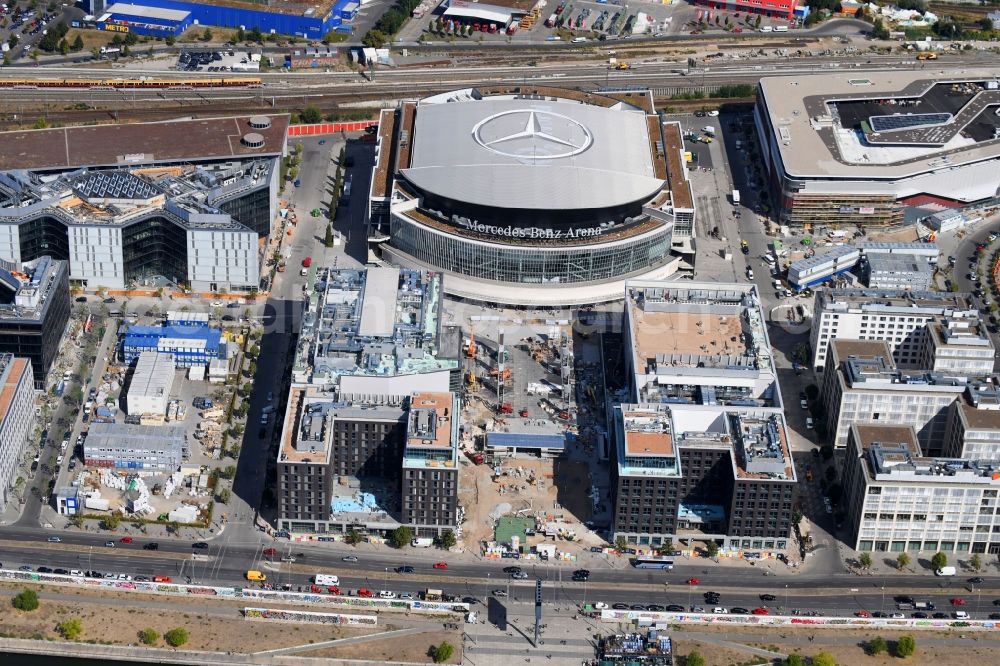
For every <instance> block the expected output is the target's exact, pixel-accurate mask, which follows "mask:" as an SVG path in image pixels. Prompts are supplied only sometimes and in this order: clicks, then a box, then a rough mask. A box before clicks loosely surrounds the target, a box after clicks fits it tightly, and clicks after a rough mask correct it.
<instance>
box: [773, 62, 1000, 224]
mask: <svg viewBox="0 0 1000 666" xmlns="http://www.w3.org/2000/svg"><path fill="white" fill-rule="evenodd" d="M998 103H1000V86H998V82H997V77H996V71H995V70H992V69H988V68H986V69H982V70H975V69H965V70H963V71H962V72H960V73H956V72H954V71H951V70H950V69H948V68H945V69H940V70H939V71H931V70H930V69H917V68H915V69H914V70H913V71H909V72H901V71H891V72H864V73H862V74H858V73H857V72H843V73H833V72H824V73H823V74H816V75H810V76H775V77H765V78H763V79H761V81H760V84H759V87H758V90H757V103H756V107H755V111H754V120H755V123H756V126H757V134H758V136H759V137H760V145H761V158H762V162H763V166H764V167H765V169H766V170H767V173H768V180H769V185H770V188H769V193H770V200H771V201H772V202H773V203H774V204H775V208H776V217H777V222H778V223H779V224H784V225H791V226H796V227H803V226H806V225H811V226H813V227H815V226H817V225H834V226H850V227H855V226H862V227H867V228H872V227H878V226H888V225H896V224H901V223H903V220H904V219H905V218H907V217H913V216H917V217H919V216H928V215H930V214H931V213H932V212H933V211H936V210H941V209H942V208H951V209H963V208H969V207H974V208H980V207H985V206H995V205H996V203H997V178H996V174H997V171H998V169H1000V144H998V143H997V141H996V139H997V138H998V137H1000V117H998V116H997V115H996V114H995V113H994V110H995V109H996V105H997V104H998ZM925 206H926V207H927V208H922V207H925Z"/></svg>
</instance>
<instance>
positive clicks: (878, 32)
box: [872, 18, 889, 39]
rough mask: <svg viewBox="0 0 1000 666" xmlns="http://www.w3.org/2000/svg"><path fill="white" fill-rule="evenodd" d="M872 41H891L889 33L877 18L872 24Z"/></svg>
mask: <svg viewBox="0 0 1000 666" xmlns="http://www.w3.org/2000/svg"><path fill="white" fill-rule="evenodd" d="M872 39H889V31H888V30H887V29H886V27H885V25H884V24H883V23H882V19H880V18H876V19H875V21H874V23H872Z"/></svg>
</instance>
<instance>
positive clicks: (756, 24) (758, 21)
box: [753, 14, 760, 29]
mask: <svg viewBox="0 0 1000 666" xmlns="http://www.w3.org/2000/svg"><path fill="white" fill-rule="evenodd" d="M753 27H755V28H757V29H760V15H759V14H758V15H757V18H756V19H754V22H753Z"/></svg>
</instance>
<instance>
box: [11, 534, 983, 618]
mask: <svg viewBox="0 0 1000 666" xmlns="http://www.w3.org/2000/svg"><path fill="white" fill-rule="evenodd" d="M0 557H2V558H3V560H2V561H3V563H4V566H5V567H6V568H8V569H18V568H21V567H22V566H25V567H31V569H32V570H34V571H38V569H39V567H43V568H44V567H47V568H48V569H52V570H55V569H65V570H67V571H73V570H78V571H91V572H98V573H99V574H100V575H101V576H102V577H106V578H109V577H115V578H118V577H120V576H131V577H132V579H136V577H145V578H146V579H149V580H152V579H153V577H156V576H161V577H162V576H169V577H171V578H172V579H173V580H174V582H197V583H200V584H210V583H213V584H220V585H244V586H245V585H246V584H247V583H246V578H245V574H246V571H247V569H246V568H244V567H247V566H248V564H247V563H246V562H244V563H241V564H240V565H239V566H234V565H235V564H236V563H235V562H229V563H225V562H219V561H217V560H216V559H215V558H214V557H213V555H212V554H211V551H208V552H207V554H206V555H205V556H204V559H201V560H196V561H195V560H179V559H177V558H173V557H165V556H163V555H161V554H154V553H151V554H150V555H149V557H145V558H143V559H142V560H138V559H137V558H134V557H132V558H130V557H127V556H125V554H124V553H122V552H120V551H116V550H115V549H111V548H103V547H99V548H93V549H89V550H87V551H57V550H53V551H50V552H48V553H46V555H45V557H44V558H42V559H40V560H39V558H36V557H32V558H30V559H32V560H34V561H28V562H26V561H24V560H25V557H24V552H23V551H18V550H14V549H6V548H4V549H0ZM345 564H347V563H345ZM253 566H255V567H256V568H257V570H259V571H262V572H263V573H264V574H265V575H266V576H267V579H268V580H267V582H268V584H270V585H271V586H274V587H282V586H285V585H290V586H291V587H292V589H296V590H297V589H299V588H301V589H303V590H309V589H311V587H312V582H313V576H314V575H315V573H327V574H331V573H332V574H336V575H337V576H338V578H339V581H338V588H339V590H340V591H341V592H347V591H350V590H358V589H360V588H366V589H368V590H371V591H373V592H375V593H377V592H378V591H382V590H387V591H392V592H393V593H395V594H396V595H397V596H401V595H404V594H410V595H413V596H417V595H419V594H420V593H421V592H423V591H424V590H426V589H440V590H442V591H443V592H444V593H445V594H448V595H451V596H453V597H456V598H461V597H470V596H471V597H475V598H476V599H477V600H478V601H484V600H485V597H487V596H497V597H500V598H505V599H508V600H509V601H510V602H513V603H521V602H524V603H531V602H533V600H534V584H535V579H534V577H529V578H528V579H526V580H515V579H512V578H511V577H510V576H505V575H504V573H503V572H502V570H498V571H497V572H496V573H497V576H496V577H494V578H492V579H490V581H489V582H488V583H484V582H483V581H479V584H477V585H467V584H465V582H464V581H460V580H452V579H449V578H448V577H447V576H444V575H434V574H432V573H431V571H433V570H430V571H425V570H418V571H416V572H415V574H414V575H405V574H397V573H396V572H395V571H394V570H393V569H392V568H387V570H385V571H383V572H376V571H368V572H359V571H356V570H353V569H351V568H349V567H347V566H343V567H317V571H311V572H304V571H301V570H290V569H289V568H288V565H287V563H285V564H281V563H280V562H273V563H272V562H270V561H267V560H260V561H257V562H256V563H253ZM278 567H284V570H281V569H279V568H278ZM109 574H110V576H109ZM993 584H995V582H994V583H990V582H989V581H987V582H986V583H984V585H993ZM963 585H966V587H962V586H963ZM543 590H544V592H543V594H544V597H545V598H546V599H548V600H549V601H550V602H551V603H555V604H560V603H568V604H580V605H582V604H585V603H594V602H603V603H605V604H608V605H609V606H611V605H613V604H625V605H626V606H627V607H628V608H634V609H635V610H639V609H640V607H641V609H642V610H647V609H649V607H650V606H653V607H656V606H659V607H662V608H663V609H664V610H666V609H668V608H670V607H675V608H673V610H674V611H675V612H681V611H678V610H677V609H676V607H679V608H683V609H684V611H692V610H693V611H694V612H709V613H711V612H713V611H714V609H716V608H718V609H725V610H726V611H727V612H729V613H732V609H734V608H735V609H741V608H742V609H747V610H749V611H753V610H755V609H765V610H766V614H769V615H776V614H784V615H789V614H794V615H808V614H809V613H810V612H813V611H816V612H819V613H820V614H824V615H837V616H845V617H847V616H861V617H865V616H866V614H868V615H874V616H876V617H877V616H878V615H877V614H878V613H884V614H885V616H886V617H890V616H892V615H893V614H901V615H903V616H904V617H908V618H909V617H913V616H914V613H917V614H919V613H921V612H924V613H927V615H928V618H933V613H935V612H936V613H944V614H945V616H946V617H952V614H953V613H955V612H957V611H964V612H967V613H969V614H970V615H971V616H972V617H974V618H976V617H978V618H985V617H987V616H988V615H989V614H990V613H997V612H1000V598H998V597H996V596H995V595H996V590H995V589H992V588H987V589H983V588H976V591H975V593H973V592H970V591H969V589H968V586H967V583H966V581H964V580H962V581H960V582H959V583H958V584H957V585H956V586H955V587H954V588H953V589H950V590H940V589H938V590H935V591H933V592H930V591H925V592H908V593H906V594H899V593H894V592H893V591H891V590H889V589H886V591H885V592H884V593H882V592H881V591H879V590H873V589H871V588H869V589H868V590H866V591H864V592H857V593H853V592H850V591H844V592H842V593H838V594H822V595H817V594H815V593H812V592H809V591H806V590H793V589H791V588H789V589H788V590H785V589H784V588H783V587H781V586H780V585H778V586H774V588H773V589H771V590H770V591H753V592H748V591H746V590H734V589H729V588H722V587H715V586H711V585H705V584H700V585H692V586H688V585H684V584H683V583H682V584H680V585H678V586H677V587H673V586H671V587H669V588H668V587H666V586H664V587H662V588H658V587H654V586H650V587H648V588H647V589H642V590H626V589H622V587H621V586H620V585H615V584H611V583H604V584H601V583H594V582H592V581H590V582H588V583H587V584H586V585H584V583H582V582H572V581H566V580H564V581H563V582H562V583H559V582H557V581H552V580H548V581H543ZM713 591H715V592H717V593H718V597H715V598H712V597H710V596H708V594H709V593H711V592H713ZM508 595H509V596H508ZM927 602H930V603H931V604H933V607H932V608H931V607H926V608H925V607H923V606H921V604H927ZM953 602H954V603H953ZM654 610H655V608H654ZM759 614H764V613H763V612H762V613H759ZM917 617H919V615H917Z"/></svg>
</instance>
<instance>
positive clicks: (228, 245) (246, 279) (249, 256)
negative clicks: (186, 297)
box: [187, 229, 260, 291]
mask: <svg viewBox="0 0 1000 666" xmlns="http://www.w3.org/2000/svg"><path fill="white" fill-rule="evenodd" d="M187 264H188V279H189V280H190V281H191V286H192V288H193V289H195V290H196V291H198V290H209V291H214V290H216V289H218V288H220V286H221V285H254V284H256V283H257V279H258V276H259V275H260V265H259V263H258V259H257V234H256V233H254V232H253V231H250V230H249V229H233V230H231V231H220V230H216V229H211V230H202V229H188V230H187ZM212 285H215V289H213V287H212ZM221 288H227V287H221Z"/></svg>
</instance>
